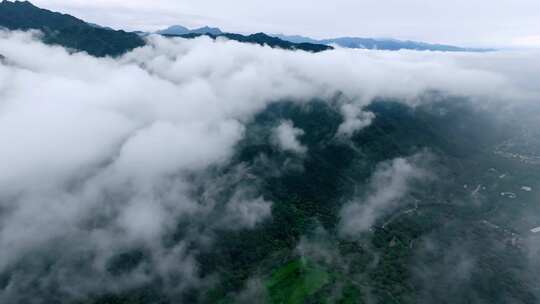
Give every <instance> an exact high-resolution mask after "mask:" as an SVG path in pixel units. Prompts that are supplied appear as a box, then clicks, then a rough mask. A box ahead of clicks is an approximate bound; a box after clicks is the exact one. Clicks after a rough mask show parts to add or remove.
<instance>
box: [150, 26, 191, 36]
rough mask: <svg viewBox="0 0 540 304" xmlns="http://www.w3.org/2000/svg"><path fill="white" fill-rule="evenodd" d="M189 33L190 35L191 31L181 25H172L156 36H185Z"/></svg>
mask: <svg viewBox="0 0 540 304" xmlns="http://www.w3.org/2000/svg"><path fill="white" fill-rule="evenodd" d="M189 33H191V30H190V29H188V28H187V27H185V26H181V25H173V26H170V27H168V28H166V29H163V30H160V31H157V32H156V34H160V35H185V34H189Z"/></svg>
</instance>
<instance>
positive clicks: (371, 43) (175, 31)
mask: <svg viewBox="0 0 540 304" xmlns="http://www.w3.org/2000/svg"><path fill="white" fill-rule="evenodd" d="M156 33H158V34H161V35H167V36H189V35H191V34H202V35H211V36H227V35H238V34H230V33H225V32H223V31H221V30H220V29H219V28H215V27H208V26H206V27H202V28H198V29H193V30H190V29H188V28H187V27H184V26H182V25H173V26H171V27H168V28H166V29H164V30H160V31H157V32H156ZM261 34H263V35H266V36H269V37H273V38H278V39H280V40H283V41H287V42H291V43H294V44H309V45H327V46H333V45H337V46H340V47H344V48H351V49H370V50H389V51H397V50H417V51H442V52H486V51H492V49H481V48H464V47H458V46H453V45H446V44H431V43H425V42H418V41H410V40H397V39H374V38H360V37H339V38H330V39H313V38H310V37H305V36H299V35H283V34H270V35H267V34H264V33H258V34H256V35H261ZM251 36H253V35H250V36H245V37H251ZM232 39H233V40H237V39H234V38H232ZM243 40H245V39H243ZM265 40H269V38H265ZM239 41H240V40H239ZM319 48H321V47H319ZM300 49H301V48H300ZM321 49H324V48H321Z"/></svg>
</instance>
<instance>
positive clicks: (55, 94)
mask: <svg viewBox="0 0 540 304" xmlns="http://www.w3.org/2000/svg"><path fill="white" fill-rule="evenodd" d="M147 39H148V45H147V46H145V47H142V48H138V49H135V50H133V51H131V52H130V53H127V54H125V55H124V56H122V57H119V58H94V57H91V56H89V55H87V54H84V53H77V52H73V51H71V50H66V49H63V48H61V47H56V46H48V45H45V44H43V43H41V42H40V41H39V33H23V32H6V31H1V32H0V54H1V55H2V57H0V58H3V59H2V60H1V61H0V172H2V174H0V248H2V250H1V251H0V273H3V272H11V275H10V279H9V280H8V283H7V285H6V286H5V287H4V288H3V289H2V290H0V301H1V302H16V301H18V300H20V297H22V296H23V295H22V291H23V290H25V289H26V288H28V286H32V284H35V282H36V281H39V282H40V284H41V287H40V288H38V290H39V291H40V292H45V291H46V290H48V289H51V288H57V289H59V294H61V295H65V296H67V297H69V298H81V297H82V298H84V297H86V296H90V295H92V294H94V293H98V292H103V291H104V290H110V291H118V290H125V289H128V288H131V287H133V286H136V285H137V284H141V283H144V282H148V281H151V280H152V279H155V278H156V277H157V278H160V279H161V280H162V281H163V282H164V283H163V284H164V285H166V286H168V287H169V290H173V291H174V292H178V293H181V292H182V291H183V290H184V289H187V288H190V287H193V286H197V287H201V286H203V287H204V286H207V284H211V280H202V279H201V278H200V277H199V276H198V273H199V271H198V265H197V262H196V260H195V255H196V254H197V251H198V249H199V248H202V247H208V246H212V243H213V241H214V239H215V238H216V234H217V233H218V231H222V230H240V229H253V228H254V227H256V226H257V225H259V224H261V223H263V222H264V221H271V220H272V214H271V213H272V212H271V206H272V204H273V203H274V202H272V201H269V200H268V199H267V198H265V197H264V196H262V195H261V193H259V191H258V189H257V188H256V187H255V186H253V185H251V186H246V185H245V184H243V183H242V181H243V180H245V178H246V177H245V171H244V170H243V168H242V167H238V168H236V169H235V170H233V172H229V173H228V175H226V176H223V175H220V174H219V173H216V172H221V171H220V170H222V169H223V168H225V167H227V165H229V164H230V162H231V159H232V158H233V156H234V154H235V149H236V147H237V144H238V143H239V142H241V141H242V140H243V139H244V136H245V133H246V128H247V126H248V125H249V123H250V122H251V121H252V120H253V119H254V117H255V116H256V115H257V114H258V113H260V112H261V111H263V110H264V109H265V108H266V107H267V106H268V105H270V104H272V103H275V102H280V101H289V102H293V103H297V104H309V103H311V102H313V101H320V100H323V101H328V102H329V103H332V106H335V107H336V108H337V109H338V112H339V113H340V114H341V115H342V118H343V123H342V125H341V126H340V127H339V130H338V132H336V137H341V138H343V137H345V138H347V137H350V136H352V135H353V134H354V133H355V132H357V131H359V130H362V129H363V128H366V127H368V126H369V125H370V124H371V122H372V121H373V119H374V118H375V115H374V114H373V113H371V112H369V110H367V109H366V107H367V106H368V105H369V104H370V103H371V102H372V101H373V100H374V99H376V98H388V99H395V100H398V101H399V102H402V103H404V104H407V105H409V106H418V105H421V104H424V103H426V102H428V101H426V99H425V98H422V97H423V96H424V94H426V93H429V92H434V91H435V92H439V93H440V94H442V95H444V96H458V97H464V98H468V99H470V100H472V101H473V102H474V104H475V105H477V106H478V107H487V108H490V109H492V110H494V111H504V110H505V109H506V108H512V107H516V106H519V105H521V104H531V103H537V102H538V101H539V100H538V97H539V96H540V62H539V61H538V60H537V58H539V56H540V53H538V52H492V53H482V54H465V53H452V54H450V53H438V52H414V51H399V52H384V51H366V50H350V49H336V50H332V51H326V52H322V53H317V54H311V53H307V52H301V51H286V50H279V49H272V48H269V47H261V46H257V45H250V44H241V43H238V42H234V41H228V40H224V39H217V40H215V41H214V40H211V39H209V38H206V37H200V38H197V39H192V40H187V39H167V38H163V37H158V36H150V37H148V38H147ZM334 103H337V105H336V104H334ZM303 135H304V131H303V130H302V129H300V128H298V127H297V126H295V125H294V124H293V123H292V122H289V121H283V122H282V124H280V125H279V126H276V128H275V130H274V144H275V145H276V146H277V147H278V148H279V149H282V150H285V151H289V152H292V153H295V154H309V153H310V149H309V148H308V147H307V146H305V145H304V144H303V142H302V136H303ZM415 157H416V158H424V156H422V155H420V156H415ZM413 158H414V157H413ZM413 158H411V159H413ZM411 159H403V158H400V159H395V160H394V161H392V162H390V163H387V164H381V166H380V167H379V171H378V173H376V174H375V175H374V177H373V179H372V183H371V186H372V191H371V192H370V193H369V194H368V195H367V196H366V197H363V198H358V200H361V201H362V202H366V201H367V205H365V204H362V205H358V204H356V202H357V201H354V202H351V203H350V204H349V205H348V207H346V209H345V210H344V211H343V213H342V214H343V217H342V221H343V231H342V233H343V234H345V235H351V234H355V233H359V232H363V231H366V230H368V229H369V227H370V226H371V225H372V224H373V223H374V221H375V220H376V219H377V218H378V216H379V215H381V214H385V212H387V210H388V209H391V208H395V207H396V206H398V205H399V200H400V199H401V198H402V197H403V196H404V195H405V194H406V193H407V191H408V185H409V181H410V180H419V179H423V178H425V177H426V176H428V175H429V168H424V167H422V168H420V169H418V168H417V167H416V166H415V165H414V164H415V163H416V162H415V161H414V162H413V161H412V160H411ZM411 162H413V163H411ZM201 180H206V182H200V181H201ZM224 189H225V190H227V191H229V192H230V193H229V194H228V195H226V196H225V197H221V198H217V197H218V196H219V195H218V194H221V193H222V191H224ZM224 206H225V207H224ZM179 222H182V223H183V222H187V223H189V227H188V228H187V229H186V232H185V233H184V234H183V235H182V236H181V237H179V239H178V240H177V241H176V242H175V243H174V244H172V245H171V244H169V243H167V242H166V241H165V239H166V238H167V237H169V236H170V235H171V234H172V233H173V232H174V231H175V230H176V229H177V227H178V223H179ZM140 248H142V251H143V252H144V256H145V257H147V258H144V259H143V261H142V262H141V263H139V264H138V266H137V267H136V269H134V270H133V271H131V272H130V273H129V274H125V275H122V276H120V277H119V278H118V277H117V276H112V275H111V273H110V268H111V267H110V263H111V262H110V261H111V258H113V257H114V256H116V255H118V254H124V253H126V252H128V253H129V252H132V251H133V250H135V251H136V250H140ZM25 263H26V264H27V265H32V266H28V267H23V268H22V270H21V268H20V266H21V265H24V264H25ZM80 265H84V267H80ZM253 284H255V283H253ZM255 285H256V284H255ZM253 289H255V287H254V288H253ZM36 303H39V301H38V302H36Z"/></svg>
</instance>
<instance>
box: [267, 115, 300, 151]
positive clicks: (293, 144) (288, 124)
mask: <svg viewBox="0 0 540 304" xmlns="http://www.w3.org/2000/svg"><path fill="white" fill-rule="evenodd" d="M302 135H304V131H303V130H302V129H298V128H295V127H294V125H293V123H292V121H282V122H281V123H280V125H279V126H277V127H276V128H275V129H274V138H275V141H276V144H277V145H278V146H279V147H280V148H281V149H282V150H284V151H291V152H294V153H300V154H303V153H306V152H307V148H306V147H305V146H303V145H302V144H301V143H300V141H299V140H298V137H300V136H302Z"/></svg>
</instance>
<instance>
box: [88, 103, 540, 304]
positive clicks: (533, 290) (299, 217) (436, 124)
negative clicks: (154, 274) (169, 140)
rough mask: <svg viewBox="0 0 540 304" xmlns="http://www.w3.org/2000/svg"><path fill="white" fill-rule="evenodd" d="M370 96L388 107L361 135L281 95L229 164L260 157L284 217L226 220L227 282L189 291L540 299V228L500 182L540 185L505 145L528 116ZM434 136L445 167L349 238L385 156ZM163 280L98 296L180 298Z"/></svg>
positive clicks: (207, 266) (393, 299) (210, 259)
mask: <svg viewBox="0 0 540 304" xmlns="http://www.w3.org/2000/svg"><path fill="white" fill-rule="evenodd" d="M368 109H369V110H371V111H373V112H374V113H375V114H376V115H377V118H376V119H375V121H374V122H373V124H372V125H371V126H370V127H368V128H366V129H364V130H362V131H360V132H358V133H357V134H356V135H355V136H354V137H353V138H352V145H351V143H349V142H346V141H342V140H339V139H337V138H336V137H335V136H334V134H335V132H336V130H337V128H338V126H339V125H340V123H341V122H342V119H341V116H340V114H339V112H338V111H337V109H336V108H334V107H333V106H332V104H331V103H330V104H329V103H324V102H314V103H311V104H309V105H298V104H294V103H287V102H283V103H277V104H273V105H271V106H269V107H268V108H267V109H266V110H265V111H264V112H263V113H261V114H260V115H258V116H257V117H255V118H254V119H253V121H252V123H251V125H250V126H249V128H248V134H247V135H246V138H245V139H244V141H243V142H242V144H241V145H239V146H238V148H237V153H236V157H235V160H234V161H233V162H232V163H231V164H230V166H229V168H228V169H227V168H225V169H224V171H223V172H222V174H225V175H226V174H228V173H227V171H229V170H231V171H232V170H233V168H234V167H235V166H237V165H240V164H243V165H246V164H247V167H248V168H249V173H250V174H251V175H253V176H255V181H254V180H253V179H252V180H251V181H246V180H242V181H241V182H250V183H252V182H254V183H256V184H257V185H259V187H260V188H261V191H262V192H263V193H264V196H265V198H267V199H269V200H271V201H273V202H274V205H273V209H272V218H271V219H270V220H268V221H266V222H264V223H263V224H261V225H259V226H257V227H256V228H255V229H246V230H240V231H233V232H231V231H222V232H220V237H219V238H218V239H217V240H216V243H215V244H214V245H213V246H212V247H211V248H209V249H208V250H206V251H205V250H202V251H201V253H200V255H199V256H198V262H199V265H200V270H201V276H202V277H205V276H208V277H210V276H212V275H216V274H218V277H219V281H218V282H217V283H216V284H215V285H214V286H213V287H211V288H208V289H206V288H205V289H194V290H191V291H189V292H187V293H186V294H184V295H183V296H182V300H184V301H185V302H187V303H193V302H201V303H244V301H245V299H244V298H242V294H243V293H245V289H246V288H247V287H246V286H249V284H253V280H254V279H255V282H256V283H257V284H258V285H257V286H258V288H257V290H258V292H259V293H260V294H257V295H256V299H257V301H256V302H260V303H370V301H375V303H508V301H509V300H511V301H514V303H536V302H537V301H538V288H537V287H536V285H535V283H534V282H535V281H534V279H533V280H531V278H535V277H538V275H539V272H538V270H537V269H535V268H530V266H531V265H530V263H529V262H527V257H526V254H527V253H526V252H525V251H524V249H523V247H522V246H521V245H520V244H522V243H523V242H525V241H526V240H528V239H529V238H531V237H534V236H531V235H530V234H529V232H528V228H530V227H524V226H522V224H523V219H522V213H521V212H523V210H521V212H516V211H517V210H516V209H515V205H512V204H511V201H512V200H511V199H509V198H507V197H504V196H501V195H500V193H501V192H502V191H503V190H512V191H515V192H518V191H519V190H518V189H519V187H520V186H521V183H523V182H524V181H527V183H529V184H531V183H534V186H539V185H538V181H539V180H540V179H539V178H540V176H538V170H537V167H528V166H525V165H524V164H523V163H521V162H520V161H518V160H515V159H507V158H503V157H501V156H499V155H497V154H496V153H493V151H494V150H493V149H494V148H495V147H496V146H497V144H498V143H500V142H501V141H504V140H507V139H508V138H513V136H515V135H516V133H515V132H514V129H513V127H515V126H512V128H510V126H508V125H504V124H503V125H500V124H499V122H496V121H495V119H494V118H493V117H492V116H490V114H487V113H485V112H482V111H479V110H477V109H475V108H474V107H473V106H471V105H470V104H469V103H468V102H467V101H464V100H446V101H442V102H437V103H435V104H433V105H430V106H420V107H417V108H411V107H408V106H405V105H403V104H400V103H395V102H392V101H378V102H375V103H374V104H373V105H371V106H369V108H368ZM283 119H288V120H292V121H294V124H295V125H296V126H298V127H300V128H302V129H303V130H305V132H306V133H305V135H304V136H303V137H302V138H301V141H302V143H303V144H305V145H306V146H308V148H309V154H307V155H306V156H305V158H298V156H295V155H293V154H291V153H288V152H283V151H280V150H278V149H276V148H275V147H274V146H273V145H272V144H271V138H270V136H271V134H270V131H269V130H270V129H271V127H272V126H275V125H276V124H277V123H278V122H279V121H281V120H283ZM488 130H489V132H488ZM426 149H427V150H429V151H430V152H431V153H432V154H433V155H434V161H433V163H432V164H431V169H432V171H433V173H434V174H436V175H437V178H435V179H433V180H431V181H429V182H427V183H425V184H423V185H421V186H420V185H419V186H418V187H416V188H415V189H414V190H413V191H412V193H411V194H410V195H408V196H407V197H405V198H404V199H403V202H402V205H400V206H399V207H398V208H397V209H395V210H390V211H389V212H388V213H387V214H386V215H385V216H384V217H382V218H381V219H380V220H379V221H378V222H377V223H376V225H375V226H374V227H373V228H372V229H371V230H370V231H369V232H366V233H364V234H361V235H358V236H356V237H355V238H354V239H352V240H351V239H347V238H342V237H340V236H339V234H338V231H337V230H338V226H337V225H338V222H339V210H340V208H341V206H342V205H343V203H344V202H345V201H347V200H348V199H350V198H352V197H354V196H355V195H357V192H358V191H360V192H362V191H363V190H362V189H363V188H365V185H366V183H367V181H368V179H369V177H370V176H371V174H373V172H374V170H375V169H376V165H377V164H379V163H381V162H384V161H386V160H389V159H392V158H395V157H400V156H408V155H411V154H412V153H415V152H418V151H421V150H426ZM263 160H264V161H263ZM297 165H298V166H297ZM277 171H279V172H277ZM500 172H506V174H507V175H508V180H504V179H502V178H501V177H500ZM467 184H469V185H471V188H472V189H469V188H464V185H467ZM477 184H480V185H484V186H485V188H480V189H482V190H481V191H479V193H476V192H474V191H473V190H474V188H475V187H476V185H477ZM471 193H473V194H471ZM523 199H524V200H525V201H527V200H530V199H531V197H527V196H526V195H524V197H523ZM522 208H524V209H527V212H530V213H537V212H539V211H540V210H539V208H538V207H523V206H522ZM178 229H179V231H178V233H182V230H183V229H185V226H183V225H179V228H178ZM304 247H305V248H308V250H303V249H302V248H304ZM309 248H311V250H309ZM135 257H137V256H135ZM122 259H124V258H122ZM124 260H128V261H129V259H124ZM126 263H128V264H129V262H126ZM134 263H137V260H134ZM124 264H125V263H124ZM119 267H124V268H125V269H128V271H129V269H130V267H128V265H121V264H120V265H119ZM160 290H161V289H160V286H159V282H155V284H152V285H147V286H142V287H141V288H140V289H136V290H133V291H130V292H127V293H122V294H119V295H115V296H114V297H106V298H103V299H101V300H98V301H90V302H89V303H95V304H97V303H148V302H150V303H174V302H175V301H176V300H175V299H174V298H169V297H168V296H166V294H167V293H166V292H164V291H163V290H161V291H160ZM251 296H252V298H250V299H251V301H252V300H253V295H251ZM246 303H253V302H249V301H248V302H246Z"/></svg>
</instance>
